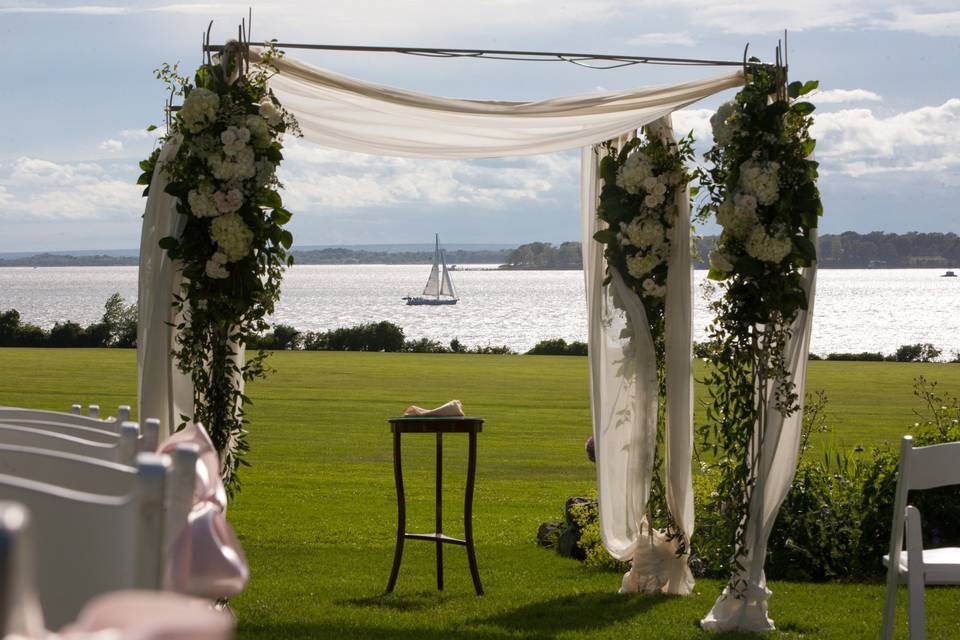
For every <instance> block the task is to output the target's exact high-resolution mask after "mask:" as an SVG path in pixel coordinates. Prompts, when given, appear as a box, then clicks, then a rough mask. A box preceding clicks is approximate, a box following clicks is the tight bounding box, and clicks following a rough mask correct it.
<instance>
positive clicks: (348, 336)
mask: <svg viewBox="0 0 960 640" xmlns="http://www.w3.org/2000/svg"><path fill="white" fill-rule="evenodd" d="M309 338H310V340H309V344H310V347H312V348H314V349H320V350H324V349H325V350H329V351H402V350H403V346H404V339H403V329H401V328H400V327H398V326H397V325H395V324H393V323H392V322H387V321H386V320H383V321H381V322H370V323H367V324H358V325H356V326H353V327H346V328H340V329H334V330H333V331H326V332H322V333H317V334H314V335H312V336H309ZM310 347H308V348H310Z"/></svg>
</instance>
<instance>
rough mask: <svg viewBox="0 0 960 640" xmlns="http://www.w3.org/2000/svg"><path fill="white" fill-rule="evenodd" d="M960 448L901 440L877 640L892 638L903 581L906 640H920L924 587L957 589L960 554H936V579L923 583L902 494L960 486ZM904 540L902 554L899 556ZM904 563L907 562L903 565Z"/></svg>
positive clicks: (911, 518) (921, 559) (917, 538)
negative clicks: (918, 444)
mask: <svg viewBox="0 0 960 640" xmlns="http://www.w3.org/2000/svg"><path fill="white" fill-rule="evenodd" d="M958 461H960V442H948V443H944V444H936V445H931V446H927V447H918V448H914V446H913V437H911V436H904V437H903V440H901V442H900V466H899V469H898V471H897V489H896V493H895V494H894V501H893V524H892V528H891V531H890V551H889V553H888V555H887V556H886V557H885V558H884V562H886V563H887V593H886V601H885V603H884V609H883V626H882V628H881V633H880V635H881V638H882V639H883V640H888V639H889V638H891V637H892V635H893V622H894V612H895V610H896V595H897V585H898V584H899V583H900V582H901V580H903V579H904V577H905V578H906V582H907V586H908V602H909V629H910V637H911V638H914V639H916V638H923V637H924V635H925V633H926V622H925V619H924V595H923V589H924V585H925V584H927V583H931V582H932V583H935V584H960V548H941V549H939V550H938V552H939V553H938V561H937V566H936V570H937V571H936V573H937V575H936V577H935V579H931V578H929V577H927V576H926V575H925V574H926V571H927V569H928V568H929V566H928V565H927V564H926V562H925V552H924V549H923V543H922V537H921V519H920V512H919V511H917V509H916V508H915V507H913V506H908V505H907V494H908V493H909V492H910V491H913V490H917V491H918V490H923V489H935V488H937V487H945V486H950V485H960V464H958ZM904 538H906V551H904V550H903V549H904ZM904 560H905V561H906V562H904Z"/></svg>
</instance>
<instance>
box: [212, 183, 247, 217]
mask: <svg viewBox="0 0 960 640" xmlns="http://www.w3.org/2000/svg"><path fill="white" fill-rule="evenodd" d="M213 201H214V202H215V203H216V205H217V210H218V211H219V212H220V213H233V212H234V211H236V210H237V209H239V208H240V207H241V206H243V193H242V192H241V191H240V190H239V189H230V190H229V191H227V192H226V193H224V192H223V191H217V192H216V193H214V194H213Z"/></svg>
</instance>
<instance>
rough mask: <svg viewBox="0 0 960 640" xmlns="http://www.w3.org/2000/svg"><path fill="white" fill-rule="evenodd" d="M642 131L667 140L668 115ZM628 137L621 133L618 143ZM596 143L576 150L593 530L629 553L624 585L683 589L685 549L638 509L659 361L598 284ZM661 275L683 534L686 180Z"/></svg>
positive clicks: (687, 480)
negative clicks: (665, 272) (595, 508)
mask: <svg viewBox="0 0 960 640" xmlns="http://www.w3.org/2000/svg"><path fill="white" fill-rule="evenodd" d="M648 133H649V134H651V135H656V136H660V137H661V138H663V139H664V140H665V141H667V142H668V143H670V142H675V139H674V137H673V131H672V126H671V123H670V118H669V116H667V117H664V118H661V119H658V120H657V121H655V122H654V123H652V124H651V125H649V126H648ZM626 140H627V137H626V136H621V137H620V138H619V139H618V140H617V145H616V146H617V148H619V147H621V146H622V145H623V144H624V143H625V142H626ZM600 152H601V149H600V148H599V147H597V148H596V150H595V151H594V150H586V149H585V150H584V152H583V155H582V173H581V176H582V180H583V182H582V186H581V215H582V223H583V229H584V234H583V256H584V278H585V283H586V291H587V310H588V324H589V344H590V381H591V399H592V408H593V425H594V446H595V448H596V452H597V490H598V498H599V500H598V503H599V509H600V531H601V537H602V539H603V543H604V546H605V547H606V548H607V550H608V551H609V552H610V553H611V555H613V556H614V557H615V558H617V559H619V560H631V561H632V567H631V570H630V572H629V573H627V574H626V575H625V576H624V579H623V584H622V587H621V591H622V592H632V591H659V592H663V593H674V594H686V593H690V591H691V590H692V588H693V584H694V581H693V576H692V575H691V573H690V569H689V567H688V565H687V556H686V555H684V556H680V557H678V556H677V553H676V552H677V545H676V541H670V540H667V539H666V538H665V537H664V536H663V535H662V534H660V532H657V531H655V530H651V528H650V526H649V524H648V523H647V521H646V519H645V517H644V514H645V511H646V505H647V500H648V498H649V493H650V484H651V478H652V475H653V473H655V472H657V471H656V470H655V469H653V462H654V458H653V454H654V447H655V446H656V433H657V406H658V399H657V393H658V392H657V389H658V384H657V370H656V355H655V351H654V345H653V338H652V336H651V334H650V329H649V323H648V321H647V317H646V313H645V311H644V308H643V304H642V303H641V302H640V299H639V298H638V297H637V295H636V294H635V293H633V292H631V291H630V290H629V289H627V287H626V286H625V285H624V284H623V281H622V280H621V279H620V278H619V276H617V275H616V274H613V277H612V279H611V282H610V284H609V285H608V286H606V287H605V286H603V279H604V277H605V270H606V264H605V261H604V259H603V249H602V246H601V245H600V244H599V243H597V242H596V241H595V240H593V234H594V233H595V232H596V231H598V230H599V229H600V228H602V226H603V223H602V222H601V221H600V219H599V218H598V217H597V202H598V196H599V192H600V188H601V185H600V179H599V175H598V171H597V165H598V162H599V157H598V156H599V153H600ZM675 204H676V206H677V215H678V217H677V221H676V224H675V225H674V227H673V229H672V236H671V256H670V261H669V264H668V266H669V276H668V281H667V299H666V301H665V304H666V309H665V314H666V327H667V334H666V365H667V366H666V370H667V380H666V382H667V396H668V400H667V407H666V410H667V422H666V433H665V445H666V446H665V452H664V458H665V466H666V473H665V478H664V480H665V488H666V492H667V504H668V508H669V509H670V512H671V514H672V515H673V517H674V520H675V522H676V523H677V525H678V527H679V528H680V530H681V531H683V533H684V534H685V536H686V539H687V540H688V541H689V539H690V536H691V535H692V533H693V485H692V475H691V468H690V462H691V455H692V446H693V395H692V392H693V386H692V376H693V371H692V350H691V342H690V339H691V332H692V304H691V295H692V266H691V262H690V209H689V200H688V197H687V193H686V191H685V190H682V191H681V192H679V193H678V194H677V197H676V203H675Z"/></svg>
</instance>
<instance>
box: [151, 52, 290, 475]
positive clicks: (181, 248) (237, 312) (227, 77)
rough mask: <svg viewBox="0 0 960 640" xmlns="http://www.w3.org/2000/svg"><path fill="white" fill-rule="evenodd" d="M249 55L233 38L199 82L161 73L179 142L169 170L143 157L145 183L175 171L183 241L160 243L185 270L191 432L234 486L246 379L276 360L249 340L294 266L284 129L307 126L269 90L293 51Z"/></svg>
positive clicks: (172, 69)
mask: <svg viewBox="0 0 960 640" xmlns="http://www.w3.org/2000/svg"><path fill="white" fill-rule="evenodd" d="M244 53H245V52H244V50H243V48H242V47H240V46H237V45H233V46H228V48H227V49H226V50H225V51H224V53H223V54H222V56H221V59H222V62H221V63H219V64H218V63H216V62H214V61H212V60H208V63H207V64H204V65H203V66H201V67H200V68H199V69H198V70H197V72H196V75H195V76H194V78H193V81H192V82H191V80H190V79H189V78H185V77H181V76H179V75H178V74H177V68H176V66H170V65H164V66H163V67H162V68H161V69H160V70H158V72H157V76H158V78H159V79H161V80H164V81H165V82H166V83H167V84H168V86H170V87H171V89H172V92H173V93H174V94H179V95H182V96H184V102H183V106H182V107H181V108H180V109H179V111H177V113H176V116H175V117H174V118H173V119H172V122H171V124H170V126H169V130H168V133H167V135H166V136H165V137H164V138H163V142H165V143H166V144H177V145H178V149H177V151H176V154H175V155H174V156H173V157H172V159H170V160H169V161H167V162H164V163H163V164H162V165H161V166H157V158H158V155H159V149H157V150H156V151H154V154H153V155H151V157H150V158H148V159H147V160H145V161H144V162H142V163H141V167H142V168H143V170H144V174H143V175H142V176H141V177H140V181H139V183H140V184H146V185H149V184H150V180H151V178H152V176H153V173H154V171H156V170H160V171H163V172H165V173H166V174H167V176H168V178H169V184H168V185H167V187H166V191H167V192H168V193H170V194H171V195H173V196H176V197H177V198H178V205H177V210H178V212H179V213H180V214H181V215H182V216H183V217H184V224H183V232H182V234H181V235H180V237H167V238H163V239H162V240H161V241H160V246H161V247H162V248H163V249H165V250H166V251H167V254H168V255H169V256H170V258H171V259H173V260H176V261H177V264H178V265H179V266H180V269H181V270H182V273H183V277H184V280H183V285H182V289H181V292H180V294H179V295H178V296H176V297H175V300H174V306H175V308H176V310H177V311H178V312H179V313H180V316H181V318H182V321H181V323H180V324H179V325H178V326H177V329H178V330H179V333H178V336H177V342H176V349H175V353H174V355H175V357H176V360H177V364H178V367H179V368H180V370H181V371H183V372H184V373H186V374H189V375H190V376H191V378H192V381H193V385H194V389H195V391H194V393H195V397H194V415H193V416H181V419H182V420H183V423H182V424H181V425H180V428H182V427H183V426H184V425H185V424H186V421H187V420H193V421H195V422H201V423H202V424H203V425H204V426H205V427H206V428H207V431H208V432H209V433H210V437H211V439H212V440H213V442H214V445H215V446H216V448H217V451H218V453H219V454H220V460H221V471H222V475H223V478H224V481H225V483H226V485H227V488H228V490H230V491H231V492H232V491H233V490H235V489H236V488H237V487H239V480H238V478H237V475H236V473H237V468H238V466H239V465H240V464H241V463H244V461H243V454H244V453H245V452H246V451H247V448H248V445H247V443H246V441H245V438H244V436H245V434H246V431H245V430H244V424H245V423H246V419H245V418H244V410H243V405H244V402H245V400H246V397H245V396H244V395H243V393H242V391H241V384H240V383H241V381H242V380H250V379H252V378H254V377H257V376H259V375H263V374H264V373H265V367H264V358H265V357H266V354H265V353H264V352H263V351H261V352H259V353H258V354H256V355H254V356H252V357H250V358H248V359H247V361H246V362H243V361H241V358H240V351H239V347H240V346H242V345H244V344H245V343H246V341H247V340H248V339H249V338H250V337H251V336H253V335H255V334H257V333H259V332H262V331H264V330H266V328H267V324H266V321H265V318H266V317H267V316H268V315H269V314H271V313H272V312H273V309H274V303H275V302H276V301H277V300H278V299H279V294H280V280H281V278H282V274H283V271H284V268H285V267H286V266H288V265H289V264H292V262H293V260H292V258H291V257H289V256H288V255H287V250H288V249H289V248H290V245H291V244H292V242H293V236H292V235H291V234H290V232H289V231H287V230H285V229H284V228H283V226H284V225H285V224H286V223H287V222H288V221H289V220H290V217H291V214H290V212H289V211H287V210H286V209H284V208H283V202H282V199H281V197H280V194H279V191H278V190H279V189H280V187H281V185H280V183H279V181H278V180H277V174H276V171H277V167H278V165H279V164H280V161H281V160H282V159H283V156H282V154H281V149H282V145H281V143H280V137H281V136H282V135H283V134H284V133H290V132H292V133H296V132H298V127H297V123H296V120H295V119H294V118H293V117H292V116H291V115H290V114H289V113H287V112H286V111H285V110H284V109H283V108H282V107H281V106H280V104H279V102H278V101H277V99H276V98H275V97H274V96H273V94H272V93H271V92H270V90H269V89H268V87H267V79H268V78H269V76H270V74H271V73H272V72H273V67H272V62H273V60H275V59H276V58H277V57H278V56H279V55H281V54H280V53H279V52H277V51H276V50H275V48H273V47H270V46H268V47H267V48H266V50H265V52H264V54H263V59H262V62H261V63H260V64H259V65H258V66H256V67H254V68H253V69H244V67H245V62H244ZM243 70H246V73H241V71H243ZM147 190H149V186H148V187H147ZM147 193H148V191H144V195H147Z"/></svg>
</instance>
